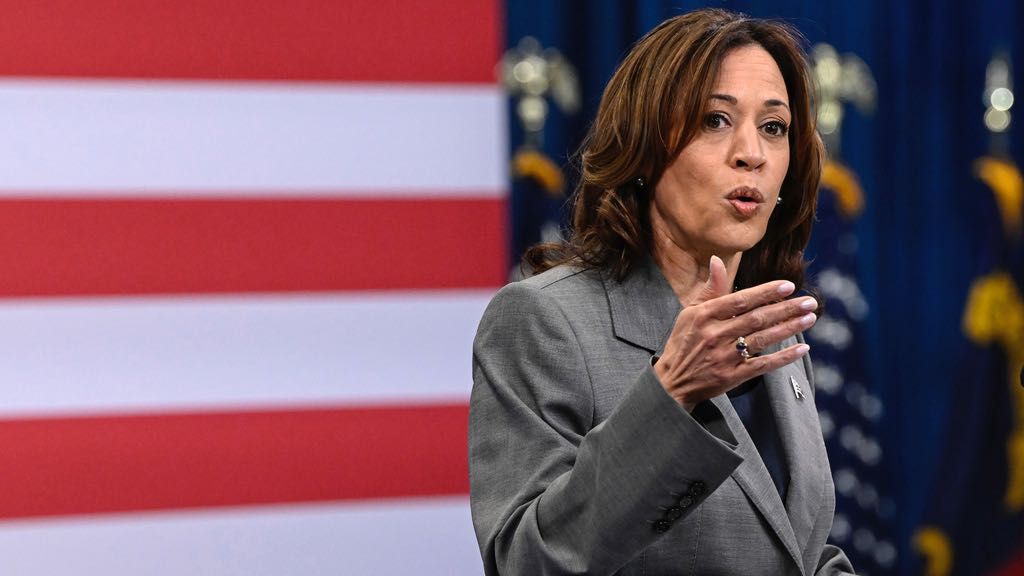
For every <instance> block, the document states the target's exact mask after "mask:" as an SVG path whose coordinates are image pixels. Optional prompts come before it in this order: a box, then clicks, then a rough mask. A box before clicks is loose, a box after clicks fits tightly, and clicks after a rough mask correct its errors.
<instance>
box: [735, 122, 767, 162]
mask: <svg viewBox="0 0 1024 576" xmlns="http://www.w3.org/2000/svg"><path fill="white" fill-rule="evenodd" d="M733 134H734V138H733V143H732V150H731V160H730V164H731V165H732V166H733V167H734V168H741V169H744V170H757V169H758V168H760V167H761V166H762V165H763V164H764V163H765V155H764V149H762V147H761V139H760V138H758V133H757V127H756V126H755V127H748V128H746V129H739V130H736V131H735V132H733Z"/></svg>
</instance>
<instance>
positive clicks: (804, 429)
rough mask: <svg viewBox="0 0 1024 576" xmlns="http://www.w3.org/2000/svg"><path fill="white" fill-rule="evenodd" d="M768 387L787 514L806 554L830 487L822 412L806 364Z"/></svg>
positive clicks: (779, 373)
mask: <svg viewBox="0 0 1024 576" xmlns="http://www.w3.org/2000/svg"><path fill="white" fill-rule="evenodd" d="M791 342H792V341H791ZM790 378H792V379H794V380H796V383H797V384H798V385H799V386H800V389H801V391H802V394H803V397H802V398H797V397H796V392H795V391H794V389H793V383H792V381H791V380H790ZM764 384H765V385H766V386H767V391H768V397H769V402H770V404H771V407H772V411H773V412H774V413H775V421H776V422H777V423H778V429H779V437H780V438H781V441H782V450H783V453H784V454H785V458H786V465H787V468H788V469H789V488H788V490H787V492H786V512H787V513H788V516H789V520H790V524H791V525H792V527H793V532H794V535H795V536H796V540H797V544H798V545H799V547H800V549H801V550H803V549H804V547H805V546H806V545H807V541H808V539H809V538H810V537H811V530H812V528H813V527H814V519H815V518H816V517H817V515H818V510H819V509H820V508H821V505H822V502H823V498H822V490H824V486H825V485H826V484H827V482H826V478H825V475H826V474H828V473H829V467H828V459H827V458H828V457H827V456H826V454H825V443H824V441H823V440H822V436H821V425H820V423H819V422H818V412H817V408H816V407H815V405H814V395H813V394H812V391H811V387H810V384H809V383H808V381H807V375H806V374H805V373H804V370H803V363H802V362H794V363H793V364H789V365H787V366H783V367H782V368H780V369H778V370H776V371H774V372H771V373H768V374H765V376H764Z"/></svg>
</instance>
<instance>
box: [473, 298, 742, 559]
mask: <svg viewBox="0 0 1024 576" xmlns="http://www.w3.org/2000/svg"><path fill="white" fill-rule="evenodd" d="M573 328H574V327H573V325H572V324H571V323H570V321H569V320H568V317H567V316H566V314H565V313H564V311H563V310H562V309H561V308H560V306H559V304H558V303H557V302H556V301H555V300H554V299H553V298H552V297H551V296H550V295H548V294H547V293H545V292H544V290H543V289H540V288H537V287H535V286H532V285H530V284H528V283H523V282H519V283H514V284H510V285H509V286H506V287H505V288H504V289H502V290H501V291H500V292H499V293H498V295H497V296H496V297H495V298H494V300H493V301H492V302H491V304H490V306H489V307H488V309H487V311H486V312H485V314H484V317H483V320H482V321H481V324H480V327H479V330H478V332H477V337H476V340H475V342H474V347H473V392H472V397H471V401H470V421H469V473H470V500H471V507H472V514H473V523H474V528H475V530H476V533H477V538H478V540H479V543H480V550H481V554H482V556H483V561H484V569H485V572H486V574H489V575H497V574H531V575H536V574H611V573H614V572H615V571H616V570H618V569H619V568H621V567H622V566H623V565H624V564H625V563H627V562H628V561H630V560H631V559H632V558H634V557H635V556H637V555H638V554H639V553H640V552H641V551H642V550H643V549H644V548H645V547H647V546H649V545H650V544H651V543H652V542H654V541H655V540H656V539H658V538H660V537H664V535H665V532H666V531H667V530H669V529H670V528H671V523H672V521H673V520H678V518H680V517H682V516H685V515H686V514H688V513H689V512H690V511H692V510H693V508H695V507H696V505H697V504H699V502H700V501H701V500H702V499H703V498H706V496H707V494H709V493H711V492H712V491H713V490H714V489H715V488H716V487H717V486H718V485H720V484H721V483H722V482H723V481H724V480H725V479H726V478H727V477H728V476H729V474H731V473H732V471H733V470H734V469H735V468H736V467H737V466H738V465H739V463H740V462H741V460H742V458H741V457H740V456H738V455H737V454H736V453H735V452H734V450H733V448H734V446H730V444H729V443H728V442H725V441H723V440H721V439H719V438H718V437H716V436H715V435H714V434H712V433H710V432H709V431H708V429H706V428H705V427H704V426H702V425H701V424H700V423H698V422H697V421H696V420H695V419H694V418H693V417H692V416H691V415H690V414H689V413H687V412H686V411H685V410H683V409H682V408H681V407H680V406H679V405H678V404H677V403H676V402H675V401H674V400H673V399H672V398H671V397H670V396H669V395H668V394H667V393H666V392H665V391H664V389H663V388H662V387H661V385H660V384H659V382H658V380H657V377H656V376H655V375H654V372H653V370H652V369H651V368H650V367H649V366H648V367H646V368H644V369H642V370H638V372H637V374H636V376H635V379H634V381H632V382H625V383H623V386H624V387H625V388H627V391H626V392H625V394H624V396H623V398H622V400H621V401H620V403H619V404H618V406H617V407H616V408H615V409H614V410H613V412H612V413H611V415H610V416H609V417H608V418H607V419H606V420H605V421H603V422H599V423H595V422H594V394H593V388H592V384H591V381H590V373H589V372H588V366H587V363H586V361H585V357H584V354H583V350H582V349H581V347H580V341H579V339H578V338H577V336H576V334H575V333H574V331H573ZM609 337H611V336H609ZM605 360H608V359H605ZM707 404H708V405H709V406H710V403H707ZM711 409H713V407H711ZM719 415H720V414H719ZM712 429H713V428H712ZM726 429H727V428H726ZM732 441H733V444H735V440H734V439H732ZM673 507H675V509H674V510H673V511H672V512H671V514H670V513H669V512H668V509H670V508H673ZM659 522H660V524H659ZM665 522H668V524H665Z"/></svg>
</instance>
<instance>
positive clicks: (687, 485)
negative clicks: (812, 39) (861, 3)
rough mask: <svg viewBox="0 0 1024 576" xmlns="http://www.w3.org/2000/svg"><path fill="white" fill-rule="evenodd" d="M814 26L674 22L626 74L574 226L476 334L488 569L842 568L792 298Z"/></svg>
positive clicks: (711, 19)
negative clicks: (804, 30)
mask: <svg viewBox="0 0 1024 576" xmlns="http://www.w3.org/2000/svg"><path fill="white" fill-rule="evenodd" d="M810 92H811V83H810V79H809V75H808V70H807V67H806V63H805V60H804V55H803V53H802V51H801V49H800V46H799V43H798V41H797V36H796V34H795V33H794V32H793V31H791V30H790V29H789V28H787V27H786V26H784V25H781V24H778V23H774V22H768V21H761V20H752V19H747V18H745V17H742V16H740V15H736V14H733V13H729V12H725V11H721V10H702V11H698V12H693V13H690V14H685V15H682V16H679V17H676V18H673V19H671V20H668V21H666V22H664V23H662V24H661V25H660V26H659V27H658V28H656V29H655V30H653V31H651V32H650V33H649V34H648V35H647V36H645V37H644V38H643V39H641V40H640V41H639V42H638V43H637V44H636V46H635V47H634V48H633V50H632V51H631V52H630V53H629V55H628V56H627V57H626V59H625V61H624V62H623V63H622V65H621V66H620V67H619V69H618V70H617V71H616V73H615V75H614V76H613V78H612V79H611V81H610V82H609V84H608V87H607V89H606V90H605V93H604V96H603V98H602V101H601V104H600V108H599V110H598V114H597V119H596V121H595V123H594V125H593V127H592V129H591V132H590V134H589V136H588V138H587V140H586V142H585V143H584V145H583V148H582V152H581V164H582V174H581V182H580V184H579V186H578V188H577V190H576V196H575V206H574V215H573V220H574V222H573V233H572V236H571V238H570V239H569V241H568V242H567V243H566V244H564V245H542V246H538V247H535V248H534V249H532V250H531V251H530V252H529V253H528V255H527V260H528V261H529V262H530V263H531V264H532V265H533V267H534V269H535V272H539V273H538V274H537V275H535V276H533V277H531V278H529V279H527V280H524V281H521V282H517V283H513V284H510V285H509V286H506V287H505V288H504V289H502V290H501V291H500V292H499V293H498V295H497V296H495V298H494V300H493V301H492V302H491V304H490V306H489V307H488V309H487V311H486V313H485V314H484V318H483V320H482V321H481V324H480V328H479V331H478V333H477V338H476V341H475V343H474V387H473V395H472V400H471V405H470V431H469V450H470V454H469V463H470V481H471V502H472V511H473V521H474V525H475V527H476V531H477V536H478V538H479V541H480V547H481V551H482V554H483V558H484V566H485V569H486V572H487V573H488V574H611V573H618V574H648V575H651V574H744V575H748V574H772V575H777V574H840V573H848V572H852V568H851V567H850V565H849V562H848V561H847V559H846V557H845V555H844V554H843V553H842V551H840V550H838V549H837V548H835V547H832V546H829V545H826V544H825V539H826V537H827V535H828V532H829V530H830V527H831V524H832V514H833V511H834V508H835V497H834V493H833V492H834V491H833V486H832V480H831V474H830V472H829V467H828V460H827V458H826V455H825V448H824V445H823V442H822V438H821V430H820V428H819V426H818V420H817V413H816V411H815V408H814V400H813V393H814V386H813V382H812V375H811V369H810V364H809V360H808V358H807V356H806V354H807V351H808V347H807V346H806V345H805V344H804V343H803V341H802V338H801V337H800V332H801V331H802V330H804V329H806V328H808V327H810V326H811V325H813V323H814V321H815V318H816V317H815V315H814V313H813V311H814V310H815V309H816V308H817V303H816V302H815V301H814V299H813V298H810V297H794V298H787V297H788V296H791V295H793V294H794V293H795V292H796V291H797V290H799V289H800V287H801V284H802V281H803V275H804V267H805V264H804V262H803V261H802V254H803V253H802V250H803V248H804V246H805V245H806V243H807V240H808V238H809V235H810V229H811V221H812V219H813V215H814V204H815V198H816V191H817V187H818V181H819V177H820V171H821V163H822V158H823V148H822V145H821V141H820V139H819V138H818V136H817V133H816V132H815V128H814V119H813V116H812V113H811V102H810V99H811V95H810Z"/></svg>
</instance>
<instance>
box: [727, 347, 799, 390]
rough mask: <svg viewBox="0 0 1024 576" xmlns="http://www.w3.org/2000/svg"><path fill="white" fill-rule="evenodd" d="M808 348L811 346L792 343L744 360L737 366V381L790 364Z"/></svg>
mask: <svg viewBox="0 0 1024 576" xmlns="http://www.w3.org/2000/svg"><path fill="white" fill-rule="evenodd" d="M810 349H811V347H810V346H808V345H807V344H794V345H792V346H789V347H787V348H783V349H782V350H779V351H778V352H773V353H771V354H765V355H764V356H755V357H753V358H751V359H749V360H746V361H744V362H743V363H741V364H740V366H739V367H738V368H737V376H738V377H739V378H740V380H739V381H740V382H743V381H746V380H749V379H751V378H756V377H757V376H761V375H763V374H767V373H768V372H771V371H772V370H778V369H779V368H782V367H783V366H786V365H787V364H792V363H793V362H796V361H797V360H799V359H801V358H803V357H804V356H805V355H806V354H807V352H808V351H809V350H810Z"/></svg>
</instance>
